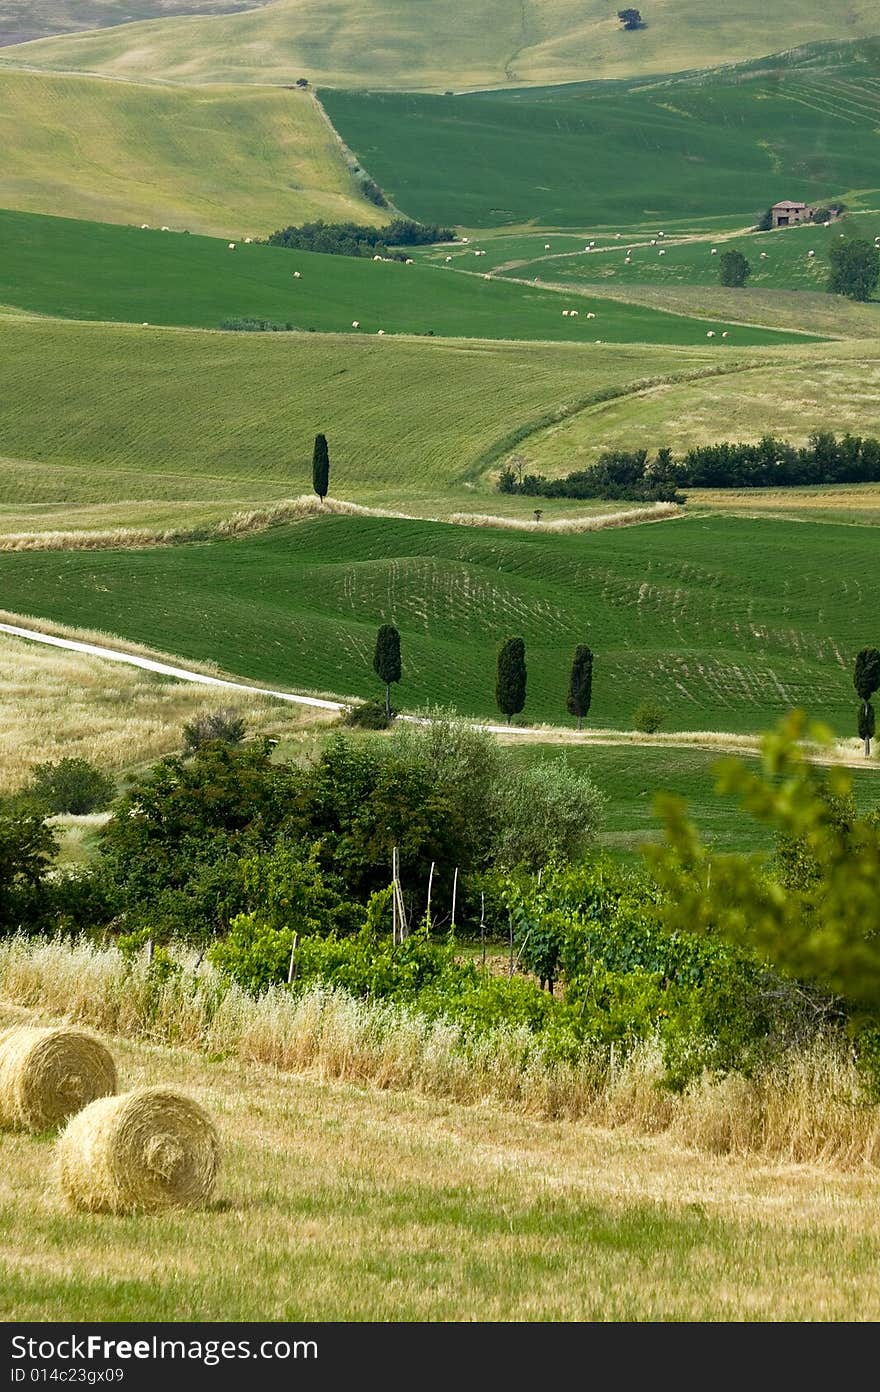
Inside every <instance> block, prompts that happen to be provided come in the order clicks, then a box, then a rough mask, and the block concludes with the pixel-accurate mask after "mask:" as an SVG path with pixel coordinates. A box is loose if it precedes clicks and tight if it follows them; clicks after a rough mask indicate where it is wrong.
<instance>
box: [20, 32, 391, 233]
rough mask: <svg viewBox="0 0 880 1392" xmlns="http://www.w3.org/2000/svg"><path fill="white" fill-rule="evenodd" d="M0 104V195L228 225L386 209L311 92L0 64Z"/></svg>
mask: <svg viewBox="0 0 880 1392" xmlns="http://www.w3.org/2000/svg"><path fill="white" fill-rule="evenodd" d="M0 52H2V50H0ZM0 112H2V117H0V129H3V130H5V131H7V132H8V138H7V139H4V141H3V146H4V149H3V160H2V162H0V207H8V208H20V209H24V210H26V211H28V212H35V213H51V214H54V215H56V216H57V215H65V216H67V217H75V218H93V219H95V220H96V221H101V222H121V223H134V224H135V225H136V226H138V227H139V226H140V224H141V223H143V222H147V223H150V224H151V226H154V227H161V226H163V225H166V224H167V225H168V226H171V227H173V228H175V229H176V230H177V231H181V230H183V229H184V228H188V229H189V230H190V231H192V232H209V233H219V234H226V235H227V236H234V237H244V236H248V235H250V236H254V237H256V236H265V235H267V234H268V233H269V232H272V231H273V230H274V229H275V228H276V227H279V226H284V225H285V224H287V223H290V222H307V221H309V220H311V219H313V218H324V219H326V220H327V221H328V222H342V221H347V220H353V221H355V222H360V223H378V222H382V221H384V220H385V216H386V215H385V214H384V213H382V212H381V211H380V210H379V209H378V208H376V207H375V206H374V205H373V204H372V203H369V202H368V201H367V200H366V199H365V198H363V197H362V196H361V194H360V192H359V188H358V184H357V182H356V180H355V179H354V177H353V175H352V173H351V171H350V170H349V168H348V166H347V164H346V162H345V160H344V158H343V155H342V152H341V150H340V147H339V142H338V140H337V138H336V136H335V134H334V132H333V130H332V129H331V127H330V126H329V124H328V122H327V120H326V118H325V117H324V115H323V113H322V112H321V110H320V108H319V106H318V105H317V103H316V102H315V99H314V97H313V96H312V95H311V93H308V92H298V91H279V90H277V89H272V88H268V87H261V88H255V89H254V90H252V91H249V90H247V89H242V88H240V87H239V88H228V87H225V88H224V87H205V88H201V89H200V90H197V91H191V90H187V89H185V88H170V87H160V86H157V85H155V84H152V85H147V84H139V85H136V84H134V83H129V82H107V81H104V80H101V79H99V78H90V77H77V76H70V75H66V76H64V75H54V74H49V75H46V74H39V73H24V72H14V71H9V70H0ZM14 235H16V236H29V235H34V233H33V232H31V233H28V231H27V230H26V227H25V228H24V230H23V228H22V225H19V228H18V230H17V231H16V232H15V233H14ZM95 254H96V255H100V254H101V252H100V251H96V253H95Z"/></svg>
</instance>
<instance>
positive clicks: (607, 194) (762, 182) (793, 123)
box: [322, 21, 880, 230]
mask: <svg viewBox="0 0 880 1392" xmlns="http://www.w3.org/2000/svg"><path fill="white" fill-rule="evenodd" d="M878 22H880V21H878ZM876 51H877V46H876V45H873V46H870V45H869V46H867V48H866V50H865V53H864V54H862V52H861V50H855V51H854V50H853V48H852V47H850V46H848V45H844V46H843V47H842V49H840V50H836V49H832V50H830V51H829V53H828V55H827V59H828V67H827V68H825V69H823V68H815V69H814V68H812V67H808V66H805V67H803V68H798V67H789V68H786V67H779V68H777V69H775V70H771V71H766V72H765V71H761V70H757V71H747V72H743V73H740V74H739V75H738V80H737V81H731V80H730V74H725V73H723V72H722V73H710V74H707V75H706V76H705V78H704V79H703V80H702V81H700V82H696V81H691V80H678V81H669V82H663V83H658V84H656V85H654V86H642V87H637V86H635V87H634V86H626V85H624V86H621V87H615V86H614V85H601V84H595V85H593V84H588V85H585V86H580V87H578V86H574V87H570V88H566V87H562V88H556V89H550V90H542V91H537V92H529V91H518V92H505V93H492V94H489V95H485V94H484V95H471V96H456V97H453V96H427V95H417V94H405V93H386V92H332V91H326V92H323V93H322V100H323V102H324V105H325V107H326V109H327V112H328V114H329V115H330V117H331V118H332V120H333V123H334V125H335V126H336V127H337V129H338V130H339V131H340V133H341V134H342V136H343V138H344V139H345V140H346V142H347V143H348V145H350V146H351V148H352V149H353V150H354V151H355V152H356V154H357V156H358V158H359V159H360V160H361V162H362V163H363V164H364V165H365V166H366V167H367V168H368V169H369V170H370V173H371V174H372V176H373V177H374V178H375V179H377V180H378V182H379V183H380V184H381V185H382V187H383V188H384V189H385V190H386V192H387V193H388V194H389V196H390V197H391V198H393V200H394V202H395V203H396V204H397V205H398V206H399V207H401V208H404V209H405V210H406V212H407V213H408V214H410V215H411V216H413V217H418V218H422V219H423V220H426V221H432V222H433V221H440V222H454V223H457V224H461V225H466V226H471V227H495V226H499V225H501V224H511V225H520V224H523V223H527V222H529V221H531V222H533V223H535V224H536V225H537V226H539V227H559V228H577V229H580V228H588V227H591V228H602V227H610V228H612V229H618V230H619V229H622V228H626V227H629V226H633V225H647V226H653V227H661V228H663V227H666V226H667V224H668V223H669V221H670V220H682V219H686V220H690V221H691V222H692V223H693V222H698V221H700V220H702V219H706V220H708V223H709V225H711V224H712V223H713V222H714V223H716V224H717V223H718V221H719V220H721V219H727V220H728V223H729V224H731V225H736V223H737V222H739V223H740V224H749V223H751V222H752V221H753V220H754V219H755V218H756V217H757V216H758V215H759V214H760V213H761V212H763V210H764V209H765V208H767V207H768V206H769V205H770V204H771V203H774V202H776V201H777V200H778V199H780V198H802V199H803V200H804V201H806V202H817V201H827V200H829V199H830V198H832V197H835V196H842V197H844V198H845V199H846V201H847V202H849V203H852V204H853V205H854V206H862V207H866V206H867V207H874V206H877V198H878V191H880V154H878V147H877V138H876V134H875V129H876V126H877V123H878V120H880V87H878V86H877V84H876V82H875V81H874V80H873V72H874V71H876V65H875V63H873V62H872V63H866V62H863V61H862V58H863V57H865V56H867V57H871V56H872V55H874V57H876Z"/></svg>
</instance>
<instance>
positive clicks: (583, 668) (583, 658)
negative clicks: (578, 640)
mask: <svg viewBox="0 0 880 1392" xmlns="http://www.w3.org/2000/svg"><path fill="white" fill-rule="evenodd" d="M592 699H593V654H592V652H591V651H590V649H589V648H588V647H587V646H586V645H585V644H583V643H582V644H579V645H578V647H576V648H575V651H574V661H573V662H572V664H571V677H570V678H569V682H568V701H567V703H566V704H567V707H568V713H569V715H576V716H577V723H578V725H577V727H578V729H579V730H580V728H581V721H582V720H583V718H584V716H585V715H586V714H587V712H588V711H589V709H590V703H591V702H592Z"/></svg>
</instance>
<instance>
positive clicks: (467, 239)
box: [461, 237, 470, 242]
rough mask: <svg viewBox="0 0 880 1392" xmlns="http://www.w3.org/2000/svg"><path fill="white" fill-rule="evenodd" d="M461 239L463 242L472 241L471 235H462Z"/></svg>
mask: <svg viewBox="0 0 880 1392" xmlns="http://www.w3.org/2000/svg"><path fill="white" fill-rule="evenodd" d="M461 240H462V241H463V242H469V241H470V237H462V239H461Z"/></svg>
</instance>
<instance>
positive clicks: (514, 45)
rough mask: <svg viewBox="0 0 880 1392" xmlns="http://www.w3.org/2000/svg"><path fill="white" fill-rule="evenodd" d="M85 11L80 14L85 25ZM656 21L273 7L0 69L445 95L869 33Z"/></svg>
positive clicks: (850, 16)
mask: <svg viewBox="0 0 880 1392" xmlns="http://www.w3.org/2000/svg"><path fill="white" fill-rule="evenodd" d="M201 2H202V3H204V0H201ZM52 3H57V0H52ZM94 3H95V0H88V6H89V8H88V9H85V10H84V19H85V21H86V22H88V17H89V15H90V13H93V10H92V8H91V7H92V6H94ZM153 3H154V0H148V4H149V5H150V7H151V8H152V5H153ZM37 8H38V9H41V8H42V6H41V4H38V6H37ZM149 12H150V11H149V10H148V11H147V13H149ZM653 15H654V18H652V19H649V20H648V23H647V26H646V27H645V28H644V29H642V30H639V31H638V32H636V33H626V32H625V31H624V30H623V28H622V26H621V25H620V24H619V22H618V20H617V18H616V14H615V12H614V11H613V10H611V9H609V7H608V6H607V4H605V3H604V0H540V2H538V0H525V4H523V5H521V6H516V5H510V4H509V3H507V0H473V3H472V4H470V5H468V6H464V7H463V6H462V5H461V4H460V3H457V2H456V0H432V3H431V4H430V5H418V6H414V5H413V4H412V0H360V3H357V4H356V3H355V0H277V3H275V4H272V5H267V6H266V7H265V9H258V10H255V11H253V12H251V13H246V14H240V15H230V16H216V17H213V16H212V17H210V18H204V19H198V18H195V19H190V18H185V19H177V18H168V19H163V20H154V21H152V22H148V23H142V24H126V25H125V26H124V27H121V28H119V29H116V30H113V29H109V30H108V29H104V30H100V31H97V32H93V33H85V34H73V35H70V36H68V37H65V38H60V39H48V40H45V41H44V42H42V43H36V44H29V45H27V46H25V47H22V48H20V49H16V50H12V51H10V52H9V53H8V55H7V57H6V61H8V62H11V63H20V64H22V65H30V66H34V67H47V68H54V69H60V70H63V71H73V70H80V71H82V70H85V71H87V72H99V71H100V72H104V73H108V74H111V75H113V76H116V77H123V78H129V79H131V78H132V77H137V76H141V77H153V78H162V79H165V80H169V81H172V82H184V83H190V82H216V81H224V82H225V81H231V82H252V83H286V82H292V81H294V80H295V78H296V77H298V76H300V75H302V76H305V77H308V78H311V80H312V81H313V82H318V81H320V82H323V83H328V84H329V85H331V86H337V87H371V88H392V89H395V88H396V89H399V88H411V89H412V88H427V89H436V90H439V91H441V92H442V91H444V90H446V89H447V88H450V87H455V88H461V87H486V86H496V87H499V86H500V87H508V86H512V85H516V84H519V83H534V82H545V83H546V82H574V81H577V80H579V79H580V80H582V79H585V78H591V79H592V78H598V77H614V78H617V77H622V76H630V75H632V74H634V73H664V72H666V73H668V72H677V71H680V70H682V69H684V68H698V67H699V68H706V67H711V66H713V65H714V64H716V63H730V62H732V61H736V60H737V59H743V58H749V57H758V56H759V55H761V54H765V53H775V52H778V51H779V50H780V49H790V48H791V47H792V45H795V44H805V43H810V42H815V41H819V40H831V39H846V38H848V39H852V38H866V37H868V36H870V35H872V34H875V33H876V32H877V23H876V15H875V14H874V12H873V10H872V8H871V6H870V5H869V4H866V3H864V0H859V3H856V4H855V5H854V4H853V3H852V0H778V3H777V4H776V5H775V6H773V7H772V8H768V7H767V6H766V5H765V4H762V3H761V0H738V3H737V5H736V6H735V7H731V6H729V5H726V4H725V3H724V2H723V0H701V7H700V13H699V22H695V18H694V11H693V6H692V4H690V3H688V0H655V4H654V7H653ZM134 17H135V18H140V14H139V13H138V11H137V9H134Z"/></svg>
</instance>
